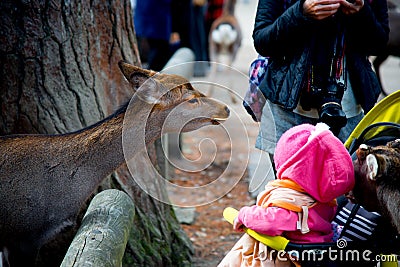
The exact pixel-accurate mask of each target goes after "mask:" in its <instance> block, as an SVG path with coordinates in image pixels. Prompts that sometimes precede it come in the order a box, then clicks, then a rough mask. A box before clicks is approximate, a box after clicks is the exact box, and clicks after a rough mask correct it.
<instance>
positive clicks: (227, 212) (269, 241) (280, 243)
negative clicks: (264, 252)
mask: <svg viewBox="0 0 400 267" xmlns="http://www.w3.org/2000/svg"><path fill="white" fill-rule="evenodd" d="M238 214H239V211H238V210H236V209H234V208H231V207H228V208H225V209H224V212H223V216H224V218H225V220H227V221H228V222H230V223H231V224H233V220H234V219H235V218H236V217H237V216H238ZM243 229H244V231H245V232H246V233H247V234H248V235H249V236H251V237H253V238H254V239H256V240H258V241H260V242H261V243H264V244H265V245H267V246H269V247H270V248H273V249H275V250H284V249H285V248H286V245H287V244H288V243H289V240H288V239H286V238H284V237H282V236H268V235H263V234H260V233H257V232H256V231H254V230H251V229H248V228H246V227H243Z"/></svg>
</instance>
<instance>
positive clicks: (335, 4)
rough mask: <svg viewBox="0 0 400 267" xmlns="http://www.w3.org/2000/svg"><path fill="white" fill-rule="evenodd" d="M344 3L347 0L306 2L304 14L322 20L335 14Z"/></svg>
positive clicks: (309, 0) (307, 0) (310, 0)
mask: <svg viewBox="0 0 400 267" xmlns="http://www.w3.org/2000/svg"><path fill="white" fill-rule="evenodd" d="M342 1H345V0H306V1H305V2H304V4H303V14H304V15H305V16H306V17H309V18H313V19H316V20H322V19H325V18H327V17H330V16H332V15H333V14H335V13H336V12H337V11H338V10H339V8H340V3H341V2H342ZM358 1H360V0H358Z"/></svg>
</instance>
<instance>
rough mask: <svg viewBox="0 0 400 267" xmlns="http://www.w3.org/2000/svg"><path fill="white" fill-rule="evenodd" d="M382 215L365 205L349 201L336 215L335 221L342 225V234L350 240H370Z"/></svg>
mask: <svg viewBox="0 0 400 267" xmlns="http://www.w3.org/2000/svg"><path fill="white" fill-rule="evenodd" d="M380 217H381V216H380V215H379V214H378V213H376V212H368V211H367V210H365V209H364V208H363V207H361V206H359V205H355V204H352V203H347V204H346V205H345V206H344V207H343V208H342V209H341V210H340V211H339V212H338V213H337V215H336V217H335V219H334V223H336V224H338V225H339V226H342V228H343V229H342V231H341V236H340V238H343V239H345V240H348V241H360V240H361V241H364V240H368V239H369V238H370V237H371V235H372V234H373V231H374V230H375V228H376V226H377V222H378V220H379V218H380Z"/></svg>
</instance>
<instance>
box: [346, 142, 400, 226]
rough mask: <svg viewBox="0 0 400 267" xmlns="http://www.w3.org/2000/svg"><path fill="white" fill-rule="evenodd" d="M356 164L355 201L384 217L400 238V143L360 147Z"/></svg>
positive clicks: (354, 163) (352, 196) (352, 193)
mask: <svg viewBox="0 0 400 267" xmlns="http://www.w3.org/2000/svg"><path fill="white" fill-rule="evenodd" d="M356 155H357V157H356V159H355V160H354V161H353V165H354V173H355V180H356V182H355V186H354V188H353V190H352V192H351V194H350V195H351V198H352V200H353V201H355V202H357V203H359V204H361V205H362V206H364V207H365V208H366V209H367V210H368V211H376V212H379V213H380V214H382V216H384V218H385V219H386V220H387V221H388V222H390V223H391V224H392V226H393V228H394V229H396V231H397V233H398V234H400V205H399V203H400V139H397V140H395V141H391V142H388V143H387V144H386V145H380V146H375V147H373V146H368V145H366V144H362V145H360V147H359V148H358V149H357V151H356Z"/></svg>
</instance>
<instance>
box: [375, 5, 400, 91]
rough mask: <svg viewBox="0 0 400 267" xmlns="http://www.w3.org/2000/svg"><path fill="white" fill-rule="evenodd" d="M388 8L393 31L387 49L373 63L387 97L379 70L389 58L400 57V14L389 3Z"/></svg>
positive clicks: (390, 33)
mask: <svg viewBox="0 0 400 267" xmlns="http://www.w3.org/2000/svg"><path fill="white" fill-rule="evenodd" d="M388 6H389V11H388V15H389V26H390V29H391V31H390V32H389V41H388V43H387V46H386V49H385V50H384V51H383V52H382V53H381V54H380V55H377V56H376V57H375V59H374V60H373V62H372V64H373V66H374V69H375V72H376V75H377V76H378V80H379V83H380V84H381V90H382V94H383V95H387V93H386V92H385V91H384V89H383V84H382V78H381V75H380V71H379V68H380V66H381V65H382V63H383V62H384V61H385V60H386V59H387V58H388V57H389V56H395V57H400V31H399V29H400V12H399V11H398V10H396V6H395V5H394V4H393V3H390V2H388Z"/></svg>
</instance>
